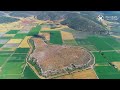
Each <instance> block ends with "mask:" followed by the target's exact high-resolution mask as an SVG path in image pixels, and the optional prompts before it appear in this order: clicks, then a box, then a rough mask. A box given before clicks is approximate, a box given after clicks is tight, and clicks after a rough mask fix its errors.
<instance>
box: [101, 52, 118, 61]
mask: <svg viewBox="0 0 120 90" xmlns="http://www.w3.org/2000/svg"><path fill="white" fill-rule="evenodd" d="M102 53H103V56H104V57H105V58H106V59H107V60H108V61H110V62H115V61H120V53H117V52H116V51H111V52H102Z"/></svg>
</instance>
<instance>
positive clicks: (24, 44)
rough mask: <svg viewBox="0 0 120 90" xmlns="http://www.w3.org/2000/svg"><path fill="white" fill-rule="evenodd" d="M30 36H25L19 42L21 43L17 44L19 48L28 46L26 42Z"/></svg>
mask: <svg viewBox="0 0 120 90" xmlns="http://www.w3.org/2000/svg"><path fill="white" fill-rule="evenodd" d="M30 38H31V36H26V37H25V38H24V40H23V41H22V42H21V44H20V45H19V48H29V47H30V46H29V44H28V42H27V41H28V40H29V39H30Z"/></svg>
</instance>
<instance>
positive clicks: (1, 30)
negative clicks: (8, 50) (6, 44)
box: [0, 30, 8, 33]
mask: <svg viewBox="0 0 120 90" xmlns="http://www.w3.org/2000/svg"><path fill="white" fill-rule="evenodd" d="M7 31H8V30H0V33H1V32H7Z"/></svg>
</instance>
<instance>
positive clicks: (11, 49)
mask: <svg viewBox="0 0 120 90" xmlns="http://www.w3.org/2000/svg"><path fill="white" fill-rule="evenodd" d="M15 49H16V48H8V49H4V48H0V51H15Z"/></svg>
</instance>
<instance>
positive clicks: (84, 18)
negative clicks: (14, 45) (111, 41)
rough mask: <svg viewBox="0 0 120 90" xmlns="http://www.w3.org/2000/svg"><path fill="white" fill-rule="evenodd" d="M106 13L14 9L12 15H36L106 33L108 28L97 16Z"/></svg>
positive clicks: (77, 27)
mask: <svg viewBox="0 0 120 90" xmlns="http://www.w3.org/2000/svg"><path fill="white" fill-rule="evenodd" d="M101 14H104V13H103V12H97V11H12V12H11V13H10V15H11V16H16V17H28V16H31V15H34V16H36V17H37V19H39V20H51V21H54V20H61V19H64V21H62V22H61V24H63V25H68V26H69V27H70V28H72V29H75V30H79V31H84V32H91V33H97V34H106V32H107V30H106V29H105V28H104V26H103V25H102V23H101V22H99V21H98V20H97V19H96V18H97V16H98V15H101Z"/></svg>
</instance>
